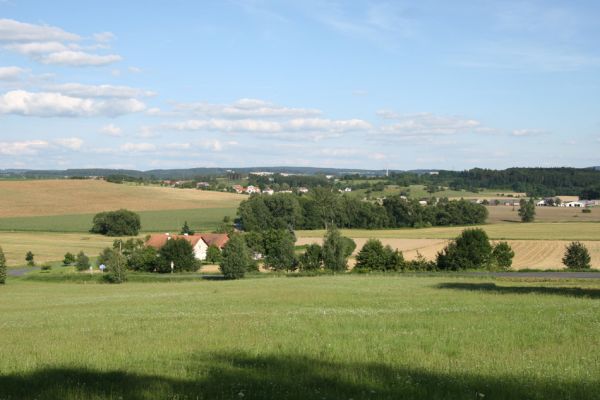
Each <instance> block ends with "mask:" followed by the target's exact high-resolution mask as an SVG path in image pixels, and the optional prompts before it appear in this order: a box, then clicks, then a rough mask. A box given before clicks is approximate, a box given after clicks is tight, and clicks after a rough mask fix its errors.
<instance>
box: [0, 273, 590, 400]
mask: <svg viewBox="0 0 600 400" xmlns="http://www.w3.org/2000/svg"><path fill="white" fill-rule="evenodd" d="M0 297H2V301H1V302H0V315H2V320H1V322H0V324H1V327H2V329H1V331H0V332H1V338H2V346H0V398H2V399H26V398H36V399H57V398H60V399H81V398H93V399H105V398H106V399H155V398H163V399H167V398H168V399H233V398H235V399H242V398H243V399H265V398H272V399H284V398H285V399H319V400H321V399H375V398H376V399H399V398H414V399H482V398H485V399H525V398H526V399H595V398H597V395H598V393H600V380H599V378H598V377H599V376H600V336H598V335H597V334H596V333H597V332H598V326H600V283H597V282H566V283H565V282H543V283H541V282H535V281H527V282H523V281H510V282H509V281H501V280H496V281H489V280H475V279H458V278H451V277H447V276H446V277H436V278H424V277H420V278H413V277H406V276H387V277H386V276H369V277H366V276H326V277H315V278H295V279H293V278H266V279H246V280H241V281H193V282H181V283H127V284H124V285H120V286H119V285H116V286H113V285H102V284H87V285H84V284H70V283H63V284H55V283H34V282H27V281H23V280H15V279H12V280H9V282H8V284H7V285H6V286H5V287H0Z"/></svg>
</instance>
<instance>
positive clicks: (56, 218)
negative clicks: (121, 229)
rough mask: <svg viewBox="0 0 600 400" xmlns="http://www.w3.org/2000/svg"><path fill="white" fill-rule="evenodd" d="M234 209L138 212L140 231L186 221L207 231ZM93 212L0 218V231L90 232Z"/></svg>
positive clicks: (177, 227)
mask: <svg viewBox="0 0 600 400" xmlns="http://www.w3.org/2000/svg"><path fill="white" fill-rule="evenodd" d="M236 212H237V208H235V207H231V208H198V209H184V210H161V211H138V212H137V213H138V214H139V215H140V219H141V222H142V232H169V231H171V232H172V231H179V230H180V229H181V227H182V226H183V224H184V222H185V221H187V222H188V224H189V225H190V227H191V228H192V229H196V230H198V231H203V232H210V231H213V230H214V229H216V228H217V227H218V226H219V224H220V223H221V222H222V221H223V217H224V216H229V217H231V218H232V219H233V218H234V217H235V215H236ZM94 215H95V214H73V215H50V216H39V217H15V218H0V231H37V232H89V230H90V228H91V227H92V220H93V218H94Z"/></svg>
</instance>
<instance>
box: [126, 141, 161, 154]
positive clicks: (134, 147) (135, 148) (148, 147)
mask: <svg viewBox="0 0 600 400" xmlns="http://www.w3.org/2000/svg"><path fill="white" fill-rule="evenodd" d="M121 150H122V151H126V152H133V153H141V152H148V151H154V150H156V145H154V144H152V143H125V144H123V145H121Z"/></svg>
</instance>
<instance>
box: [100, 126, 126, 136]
mask: <svg viewBox="0 0 600 400" xmlns="http://www.w3.org/2000/svg"><path fill="white" fill-rule="evenodd" d="M122 132H123V131H122V129H121V128H119V127H118V126H116V125H114V124H108V125H104V126H103V127H102V128H100V133H102V134H104V135H108V136H115V137H116V136H121V133H122Z"/></svg>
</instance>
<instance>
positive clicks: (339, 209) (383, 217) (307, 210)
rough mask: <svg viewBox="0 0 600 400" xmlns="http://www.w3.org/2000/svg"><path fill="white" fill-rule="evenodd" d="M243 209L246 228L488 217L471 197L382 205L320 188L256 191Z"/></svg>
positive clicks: (444, 222)
mask: <svg viewBox="0 0 600 400" xmlns="http://www.w3.org/2000/svg"><path fill="white" fill-rule="evenodd" d="M238 214H239V216H240V220H241V223H242V225H243V227H244V229H245V230H246V231H263V230H267V229H271V228H275V229H287V228H291V229H322V228H326V227H328V226H329V225H336V226H338V227H340V228H363V229H377V228H398V227H424V226H448V225H470V224H480V223H483V222H485V220H486V218H487V215H488V212H487V209H486V208H485V207H484V206H482V205H480V204H475V203H471V202H468V201H466V200H458V201H449V200H448V199H441V200H439V201H437V202H435V204H428V205H421V204H419V202H418V201H417V200H408V199H405V198H402V197H400V196H392V197H389V198H387V199H385V200H384V201H383V204H382V205H380V204H378V203H373V202H367V201H363V200H360V199H358V198H356V197H355V196H340V195H338V194H337V193H335V192H332V191H330V190H327V189H323V188H318V189H315V190H314V191H313V192H312V193H311V195H310V196H302V197H299V196H296V195H293V194H285V193H282V194H275V195H273V196H252V197H250V198H249V199H248V200H245V201H243V202H242V203H241V204H240V206H239V209H238Z"/></svg>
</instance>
